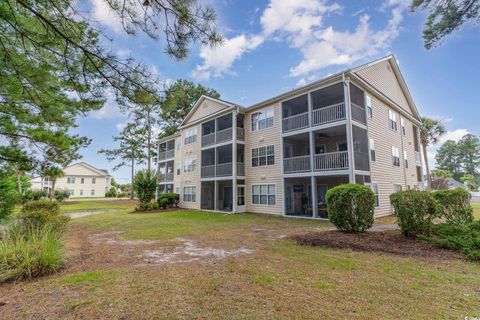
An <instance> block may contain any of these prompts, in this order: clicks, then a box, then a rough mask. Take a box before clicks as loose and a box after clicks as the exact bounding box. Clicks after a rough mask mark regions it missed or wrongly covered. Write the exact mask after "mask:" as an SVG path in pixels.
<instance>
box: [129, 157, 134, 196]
mask: <svg viewBox="0 0 480 320" xmlns="http://www.w3.org/2000/svg"><path fill="white" fill-rule="evenodd" d="M134 166H135V158H134V157H133V152H132V179H131V182H130V199H132V200H133V180H134V175H135V173H134V172H135V168H134Z"/></svg>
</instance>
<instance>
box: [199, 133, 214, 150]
mask: <svg viewBox="0 0 480 320" xmlns="http://www.w3.org/2000/svg"><path fill="white" fill-rule="evenodd" d="M212 144H215V132H212V133H209V134H206V135H204V136H202V147H206V146H209V145H212Z"/></svg>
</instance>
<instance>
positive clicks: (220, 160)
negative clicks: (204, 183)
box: [200, 144, 245, 178]
mask: <svg viewBox="0 0 480 320" xmlns="http://www.w3.org/2000/svg"><path fill="white" fill-rule="evenodd" d="M236 148H237V159H236V161H237V176H245V146H244V145H240V144H239V145H236ZM200 172H201V173H200V175H201V178H214V177H229V176H232V173H233V161H232V144H229V145H225V146H220V147H217V148H210V149H206V150H202V165H201V169H200Z"/></svg>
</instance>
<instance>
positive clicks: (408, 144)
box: [402, 119, 418, 189]
mask: <svg viewBox="0 0 480 320" xmlns="http://www.w3.org/2000/svg"><path fill="white" fill-rule="evenodd" d="M404 121H405V133H406V134H405V135H404V136H403V137H402V138H403V150H404V151H406V152H407V158H408V168H406V179H407V180H406V184H407V185H409V186H410V187H411V188H412V189H413V188H414V187H415V186H417V185H418V181H417V163H416V161H415V144H414V142H413V141H414V136H413V135H414V133H413V123H412V122H411V121H409V120H407V119H405V120H404ZM402 160H403V161H404V160H405V159H403V152H402Z"/></svg>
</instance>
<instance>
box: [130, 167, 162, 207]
mask: <svg viewBox="0 0 480 320" xmlns="http://www.w3.org/2000/svg"><path fill="white" fill-rule="evenodd" d="M133 188H134V190H135V193H136V195H137V197H138V200H140V202H142V203H150V202H151V201H152V200H153V199H154V198H155V191H156V190H157V175H156V174H155V173H154V172H153V171H149V170H146V171H138V172H137V174H136V175H135V180H134V182H133Z"/></svg>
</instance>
